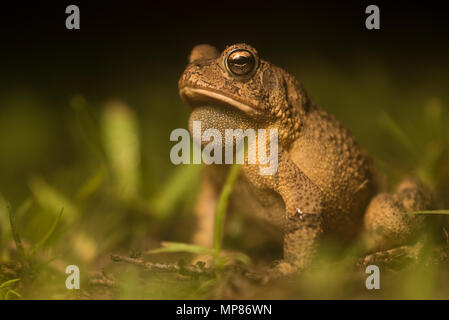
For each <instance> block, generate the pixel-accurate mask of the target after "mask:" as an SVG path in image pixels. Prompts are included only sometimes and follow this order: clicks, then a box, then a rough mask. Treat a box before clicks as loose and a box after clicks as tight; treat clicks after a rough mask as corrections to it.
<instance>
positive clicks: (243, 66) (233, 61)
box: [228, 50, 255, 76]
mask: <svg viewBox="0 0 449 320" xmlns="http://www.w3.org/2000/svg"><path fill="white" fill-rule="evenodd" d="M254 64H255V61H254V57H253V55H252V54H251V53H250V52H248V51H243V50H242V51H237V52H233V53H232V54H231V55H230V56H229V58H228V68H229V70H230V71H231V72H232V73H233V74H236V75H240V76H241V75H246V74H248V73H250V72H251V71H252V70H253V68H254Z"/></svg>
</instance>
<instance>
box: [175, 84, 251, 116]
mask: <svg viewBox="0 0 449 320" xmlns="http://www.w3.org/2000/svg"><path fill="white" fill-rule="evenodd" d="M181 97H182V99H183V100H184V101H185V102H186V103H187V104H189V105H190V106H192V107H195V106H199V105H204V104H213V105H222V106H231V107H235V108H237V109H239V110H240V111H243V112H244V113H246V114H251V115H254V114H258V113H259V112H258V111H257V110H256V108H255V107H253V106H250V105H248V104H245V103H242V102H240V101H237V100H235V99H233V98H231V97H228V96H225V95H223V94H221V93H218V92H215V91H210V90H206V89H201V88H192V87H184V88H182V89H181Z"/></svg>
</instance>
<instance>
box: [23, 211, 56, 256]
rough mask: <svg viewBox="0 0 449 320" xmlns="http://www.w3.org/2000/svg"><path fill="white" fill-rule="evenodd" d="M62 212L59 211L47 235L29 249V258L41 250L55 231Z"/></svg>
mask: <svg viewBox="0 0 449 320" xmlns="http://www.w3.org/2000/svg"><path fill="white" fill-rule="evenodd" d="M63 211H64V208H62V209H61V212H60V213H59V215H58V216H57V217H56V219H55V220H54V221H53V223H52V225H51V226H50V229H48V231H47V233H46V234H45V235H44V236H43V237H42V239H41V240H40V241H39V242H38V243H36V244H35V245H34V246H33V248H31V250H30V253H29V256H30V258H31V257H33V256H34V255H35V254H36V252H37V251H38V250H39V249H40V248H42V247H43V246H44V244H45V243H46V242H47V241H48V239H49V238H50V237H51V235H52V234H53V232H54V231H55V229H56V226H57V225H58V223H59V221H60V220H61V217H62V213H63Z"/></svg>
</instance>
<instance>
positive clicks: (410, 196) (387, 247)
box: [364, 178, 432, 261]
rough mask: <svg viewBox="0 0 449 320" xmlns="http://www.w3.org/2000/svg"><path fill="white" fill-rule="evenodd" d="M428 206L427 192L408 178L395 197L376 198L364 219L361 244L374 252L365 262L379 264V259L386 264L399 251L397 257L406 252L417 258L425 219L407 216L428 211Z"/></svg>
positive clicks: (429, 198) (428, 195)
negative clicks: (419, 239)
mask: <svg viewBox="0 0 449 320" xmlns="http://www.w3.org/2000/svg"><path fill="white" fill-rule="evenodd" d="M431 206H432V201H431V197H430V192H429V191H428V190H427V189H426V188H425V187H424V186H422V185H421V184H420V183H419V182H417V181H416V180H413V179H411V178H406V179H404V180H403V181H402V182H401V183H400V185H399V186H398V188H397V190H396V192H395V193H393V194H391V193H381V194H379V195H377V196H376V197H375V198H374V199H373V200H371V202H370V204H369V205H368V208H367V211H366V214H365V217H364V228H365V234H364V244H365V247H366V249H367V251H368V252H371V253H372V252H375V254H372V255H370V256H368V257H366V258H365V260H366V261H371V260H373V258H376V259H374V260H379V259H380V260H382V257H383V258H385V259H386V260H389V259H390V258H392V255H393V256H394V255H396V254H397V252H396V251H397V250H399V251H400V254H399V255H397V256H398V257H403V256H404V252H407V251H409V252H410V255H413V257H417V254H416V249H417V248H421V247H422V243H420V242H417V240H418V237H419V236H421V235H422V231H423V230H424V228H425V227H426V226H427V220H428V218H429V217H428V216H426V215H421V214H410V212H413V211H420V210H428V209H430V208H431ZM404 250H405V251H404ZM405 255H407V254H405Z"/></svg>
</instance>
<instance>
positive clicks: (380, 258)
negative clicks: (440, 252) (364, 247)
mask: <svg viewBox="0 0 449 320" xmlns="http://www.w3.org/2000/svg"><path fill="white" fill-rule="evenodd" d="M422 248H423V245H422V243H420V242H418V243H417V244H415V245H413V246H409V245H406V246H401V247H396V248H392V249H389V250H383V251H377V252H374V253H371V254H369V255H367V256H365V257H364V258H362V259H361V262H360V264H361V265H362V266H364V267H366V266H368V265H377V266H383V267H386V268H388V269H392V270H399V269H403V268H404V267H406V266H408V265H410V264H414V263H416V262H417V261H418V260H419V257H420V254H421V250H422Z"/></svg>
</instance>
